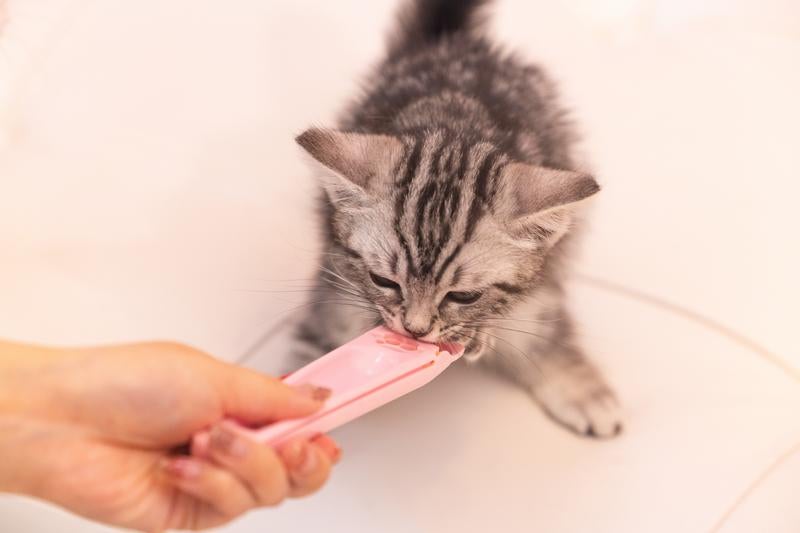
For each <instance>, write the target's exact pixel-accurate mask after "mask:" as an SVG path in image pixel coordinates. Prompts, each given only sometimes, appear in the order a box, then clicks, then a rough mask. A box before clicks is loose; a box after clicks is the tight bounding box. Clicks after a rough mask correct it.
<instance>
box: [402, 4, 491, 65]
mask: <svg viewBox="0 0 800 533" xmlns="http://www.w3.org/2000/svg"><path fill="white" fill-rule="evenodd" d="M489 1H490V0H405V2H406V3H405V4H404V5H403V6H402V8H401V10H400V13H399V15H398V24H397V29H396V30H395V31H394V33H393V34H392V36H391V38H390V39H389V54H390V55H395V54H397V53H402V52H403V51H405V50H408V49H409V48H416V47H419V46H424V45H428V44H433V43H435V42H437V41H439V40H441V39H442V38H445V37H447V36H449V35H452V34H455V33H461V32H463V33H472V32H476V31H478V30H479V29H480V28H481V27H482V26H483V22H484V20H485V17H484V16H483V15H482V13H483V9H482V8H483V7H485V6H486V4H488V3H489Z"/></svg>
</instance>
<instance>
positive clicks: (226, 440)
mask: <svg viewBox="0 0 800 533" xmlns="http://www.w3.org/2000/svg"><path fill="white" fill-rule="evenodd" d="M340 455H341V451H340V450H339V447H338V446H337V445H336V443H335V442H334V441H333V440H332V439H331V438H330V437H327V436H325V435H320V436H318V437H315V438H314V439H312V440H310V441H305V440H297V441H293V442H290V443H289V444H287V445H286V446H283V447H282V448H281V449H280V451H278V452H276V451H275V450H274V449H272V448H271V447H269V446H265V445H263V444H260V443H258V442H255V441H252V440H250V439H249V438H248V437H247V436H245V435H243V434H241V433H240V432H239V431H237V426H236V424H234V423H231V422H222V423H220V424H218V425H217V426H215V427H213V428H212V429H211V431H210V432H209V433H208V437H207V442H206V443H205V444H204V454H203V457H196V456H192V457H184V456H181V457H175V458H171V459H168V460H167V461H166V462H165V463H164V471H165V473H166V474H167V476H168V479H169V480H170V481H171V482H172V483H173V484H174V485H175V486H176V487H177V488H179V489H180V490H182V491H183V492H185V493H186V494H188V495H190V496H193V497H195V498H196V499H198V500H200V501H202V502H204V503H205V504H206V505H207V506H208V508H209V509H208V510H209V512H215V513H218V514H219V517H221V518H222V520H221V522H224V521H227V520H230V519H232V518H234V517H236V516H238V515H240V514H242V513H244V512H246V511H248V510H249V509H252V508H254V507H260V506H271V505H277V504H279V503H280V502H282V501H283V500H284V499H285V498H286V497H295V498H298V497H302V496H306V495H308V494H311V493H313V492H315V491H317V490H318V489H319V488H320V487H321V486H322V485H323V484H324V483H325V481H326V480H327V479H328V477H329V475H330V470H331V466H332V465H333V464H335V463H336V462H337V461H338V459H339V457H340ZM208 520H211V521H212V522H215V523H216V521H218V520H217V519H212V518H208Z"/></svg>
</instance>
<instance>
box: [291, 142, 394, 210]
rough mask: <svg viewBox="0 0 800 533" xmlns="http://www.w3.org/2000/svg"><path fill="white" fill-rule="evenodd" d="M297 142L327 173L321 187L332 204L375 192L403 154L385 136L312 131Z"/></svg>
mask: <svg viewBox="0 0 800 533" xmlns="http://www.w3.org/2000/svg"><path fill="white" fill-rule="evenodd" d="M296 141H297V144H299V145H300V146H301V147H303V149H304V150H305V151H306V152H308V153H309V155H310V156H311V157H313V158H314V159H315V160H317V161H318V162H319V163H320V164H322V165H323V166H324V167H325V168H326V169H327V170H329V171H330V172H328V173H326V176H324V178H325V179H323V186H324V187H325V189H326V191H327V192H328V194H329V195H330V196H331V200H333V201H334V202H337V201H340V200H343V199H346V198H349V199H354V198H358V197H359V196H363V197H366V196H367V195H368V194H369V193H375V192H376V191H377V189H378V187H379V185H380V184H381V183H383V182H385V181H386V179H387V178H389V177H390V175H391V172H392V169H394V168H395V166H396V165H397V163H398V162H399V161H400V157H401V156H402V153H403V144H402V143H401V142H400V141H399V140H398V139H396V138H394V137H390V136H388V135H373V134H367V133H348V132H342V131H336V130H329V129H320V128H311V129H309V130H306V131H304V132H303V133H302V134H300V135H299V136H298V137H297V139H296Z"/></svg>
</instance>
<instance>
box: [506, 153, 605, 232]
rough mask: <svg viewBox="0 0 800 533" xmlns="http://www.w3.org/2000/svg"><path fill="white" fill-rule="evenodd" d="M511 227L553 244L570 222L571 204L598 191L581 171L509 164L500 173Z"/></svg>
mask: <svg viewBox="0 0 800 533" xmlns="http://www.w3.org/2000/svg"><path fill="white" fill-rule="evenodd" d="M503 181H504V182H505V187H506V194H507V195H508V196H507V199H508V202H507V205H508V206H509V208H508V211H507V212H506V217H507V220H508V222H509V224H510V225H511V227H512V228H515V229H517V230H522V231H525V232H534V233H536V234H539V235H540V236H542V237H544V239H545V240H546V241H547V242H548V243H549V244H555V242H556V241H557V240H558V239H560V238H561V237H562V236H563V235H564V233H566V232H567V230H568V229H569V226H570V224H571V222H572V218H573V216H572V215H573V211H574V209H573V208H574V207H575V204H576V203H577V202H580V201H582V200H585V199H587V198H589V197H590V196H593V195H594V194H595V193H597V192H598V191H599V190H600V186H599V185H598V184H597V182H596V181H595V179H594V178H593V177H592V176H591V175H589V174H587V173H583V172H575V171H571V170H556V169H552V168H545V167H538V166H534V165H529V164H525V163H511V164H509V165H507V166H506V167H505V169H504V170H503Z"/></svg>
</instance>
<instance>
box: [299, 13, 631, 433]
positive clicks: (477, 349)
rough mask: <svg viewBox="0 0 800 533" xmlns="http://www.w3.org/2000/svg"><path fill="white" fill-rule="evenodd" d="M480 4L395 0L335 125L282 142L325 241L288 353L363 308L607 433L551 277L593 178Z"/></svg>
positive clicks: (315, 348) (559, 275) (305, 349)
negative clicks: (381, 46)
mask: <svg viewBox="0 0 800 533" xmlns="http://www.w3.org/2000/svg"><path fill="white" fill-rule="evenodd" d="M485 3H486V0H483V1H481V0H412V1H411V3H409V4H408V5H407V6H405V9H404V10H402V11H401V13H400V19H399V27H398V29H397V31H396V32H395V35H394V36H393V37H392V38H391V39H390V42H389V47H388V56H387V57H386V59H385V60H384V61H383V62H382V63H381V64H380V66H379V67H378V68H377V70H376V72H375V73H374V74H373V76H372V78H371V80H370V81H369V83H368V85H367V88H366V91H365V92H364V94H363V95H362V96H360V97H359V98H358V99H357V101H356V102H355V103H354V104H353V105H352V106H351V107H350V109H349V111H348V112H347V113H346V114H345V115H344V118H343V120H342V121H341V124H340V128H339V129H336V130H333V129H316V128H313V129H309V130H307V131H306V132H304V133H303V134H301V135H300V136H299V137H298V138H297V142H298V143H299V144H300V146H301V147H302V148H303V149H305V150H306V151H307V152H308V154H310V155H311V157H312V158H313V159H314V160H315V161H316V163H318V169H319V176H320V178H321V182H322V188H323V190H324V195H323V201H322V213H323V228H324V231H325V234H324V236H325V250H324V254H323V256H322V260H321V265H320V268H319V274H318V279H317V286H316V289H315V291H314V297H313V300H314V302H315V303H313V304H312V305H313V306H312V307H311V308H310V312H309V313H308V315H307V316H306V317H305V319H304V320H303V322H302V323H301V324H300V325H299V327H298V329H297V331H296V335H295V341H296V343H295V346H294V352H295V355H296V356H297V357H299V358H301V360H302V361H303V362H307V361H308V360H310V359H313V358H316V357H319V356H320V355H322V354H324V353H326V352H328V351H330V350H332V349H334V348H336V347H337V346H339V345H341V344H343V343H344V342H346V341H348V340H350V339H351V338H353V337H355V336H356V335H358V334H360V333H362V332H364V331H365V330H367V329H368V328H369V327H371V326H373V325H376V324H377V323H380V322H382V323H384V324H385V325H386V326H388V327H389V328H391V329H393V330H395V331H397V332H400V333H403V334H406V335H410V336H413V337H416V338H418V339H421V340H424V341H430V342H435V341H457V342H461V343H464V344H466V345H467V347H468V351H467V355H466V356H465V357H466V359H467V360H470V361H478V360H480V361H481V362H483V363H485V364H488V365H492V366H494V367H495V368H498V369H500V370H502V371H504V372H505V373H506V374H508V375H509V376H511V377H512V378H514V379H515V380H516V381H518V382H519V383H520V384H521V385H522V386H523V387H524V388H525V389H526V390H527V391H529V392H530V394H531V395H532V396H533V397H534V398H535V399H536V400H538V401H539V403H540V404H541V405H542V407H543V408H544V409H545V410H546V412H547V413H548V414H550V415H551V416H552V417H553V418H554V419H556V420H557V421H558V422H560V423H562V424H564V425H565V426H567V427H569V428H571V429H572V430H574V431H576V432H578V433H581V434H585V435H590V436H598V437H609V436H613V435H615V434H617V433H618V432H619V431H620V429H621V427H622V426H621V421H620V414H619V408H618V405H617V401H616V399H615V397H614V394H613V392H612V391H611V389H610V388H609V386H608V385H607V384H606V382H605V380H604V379H603V377H602V376H601V375H600V373H599V372H598V371H597V369H596V368H595V367H594V366H592V365H591V363H589V362H588V361H587V360H586V358H585V357H584V354H583V351H582V350H581V349H580V347H579V346H578V345H577V343H576V341H575V336H574V333H573V328H572V322H571V320H570V316H569V314H568V313H567V311H566V309H565V305H564V291H563V290H562V281H563V278H564V275H565V268H566V267H565V259H566V257H565V256H566V251H567V248H568V247H569V242H570V237H571V233H573V232H574V229H573V228H574V226H575V224H576V222H577V221H578V218H579V216H580V209H581V207H582V206H581V204H582V201H583V200H585V199H587V198H589V197H590V196H592V195H594V194H595V193H596V192H598V190H599V186H598V185H597V183H596V182H595V180H594V178H593V177H592V176H590V175H589V174H586V173H584V172H580V171H577V170H575V169H574V166H575V165H574V162H573V160H572V156H571V154H570V150H571V145H572V143H573V140H574V136H573V133H572V131H571V130H570V126H569V124H568V123H567V121H566V119H565V116H564V112H563V110H562V109H561V108H560V107H559V105H558V104H557V102H556V96H555V91H554V87H553V85H552V83H551V82H550V81H549V80H548V78H547V77H546V75H545V74H544V73H543V72H542V71H541V69H539V68H538V67H536V66H534V65H529V64H526V63H523V62H521V61H520V60H519V59H517V58H516V57H514V56H511V55H508V54H506V53H504V52H502V51H500V50H499V49H498V48H497V47H496V46H495V45H493V44H492V43H490V42H489V40H487V38H486V37H485V36H483V35H482V32H481V21H482V19H481V17H480V10H481V8H483V7H484V4H485ZM509 317H513V318H509ZM376 318H377V321H376Z"/></svg>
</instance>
